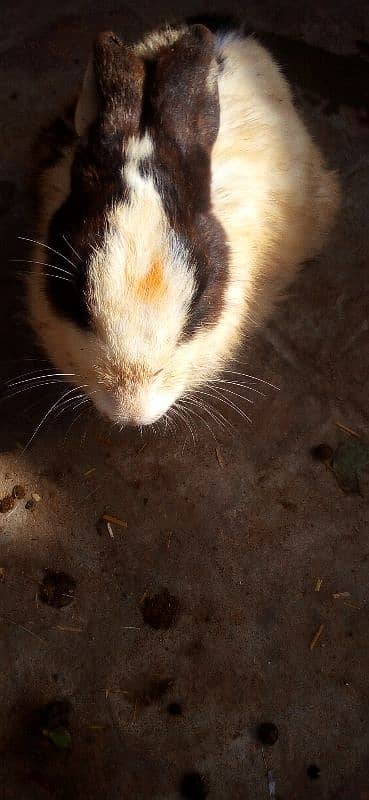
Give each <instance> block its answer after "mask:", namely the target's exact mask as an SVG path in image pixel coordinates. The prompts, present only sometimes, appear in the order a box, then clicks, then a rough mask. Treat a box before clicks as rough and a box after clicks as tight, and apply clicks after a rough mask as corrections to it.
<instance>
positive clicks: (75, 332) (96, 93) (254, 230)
mask: <svg viewBox="0 0 369 800" xmlns="http://www.w3.org/2000/svg"><path fill="white" fill-rule="evenodd" d="M75 131H76V135H75V137H74V140H73V143H72V144H70V145H69V146H67V147H66V148H65V149H64V152H63V155H62V158H61V159H60V160H59V161H58V163H56V164H54V165H53V166H51V167H49V168H48V169H46V170H45V171H44V173H43V175H42V179H41V197H42V201H41V210H40V234H39V239H40V242H39V243H37V244H36V245H35V248H34V253H33V261H34V263H33V265H32V269H31V271H30V273H29V276H28V305H29V312H30V319H31V324H32V326H33V329H34V331H35V332H36V335H37V337H38V339H39V340H40V342H41V344H42V346H43V348H44V349H45V351H46V353H47V355H48V357H49V358H50V360H51V362H52V363H53V365H54V366H55V369H56V372H55V374H56V375H60V376H62V377H65V379H66V380H68V382H70V383H71V384H72V386H73V389H67V391H66V392H65V393H64V394H63V398H64V397H71V396H72V397H73V396H76V397H78V396H81V397H84V396H86V397H87V398H90V399H91V401H92V403H93V404H94V406H95V407H96V409H97V410H98V411H99V412H100V414H101V415H103V416H104V417H106V418H108V419H109V420H110V421H111V422H112V423H114V424H117V425H119V426H120V428H122V427H123V426H125V425H130V426H131V425H132V426H145V425H152V424H154V423H155V422H156V421H158V420H159V419H163V420H168V419H170V418H171V414H172V413H173V414H174V415H175V414H180V409H181V408H182V409H183V408H184V406H183V405H182V404H183V403H190V404H191V403H192V404H193V409H194V413H196V411H195V408H196V404H197V403H198V398H199V397H200V396H201V393H203V394H206V391H205V388H206V387H211V386H212V385H214V386H217V380H218V379H219V376H220V374H221V372H222V371H223V370H224V369H225V368H226V367H227V365H228V366H229V364H230V362H231V360H232V359H233V358H234V357H235V355H236V354H237V351H238V349H239V348H240V346H241V344H242V342H243V341H244V340H245V339H246V340H247V342H248V345H249V346H251V345H250V337H251V334H252V333H253V331H254V330H255V329H256V327H257V326H260V325H261V324H262V323H263V322H264V321H265V320H266V319H267V317H268V315H269V314H270V312H271V310H272V309H273V306H274V305H275V303H276V302H277V301H278V299H279V298H280V297H281V296H282V295H283V293H284V292H285V290H286V288H287V286H288V285H289V284H290V282H291V280H292V279H293V278H294V276H295V275H296V273H297V270H298V268H299V266H300V265H301V264H302V262H304V261H306V260H308V259H311V258H312V257H313V256H315V255H316V254H317V253H318V252H319V251H320V249H321V248H322V247H323V245H324V243H325V240H326V238H327V234H328V232H329V231H330V229H331V227H332V224H333V222H334V219H335V215H336V211H337V208H338V206H339V185H338V180H337V177H336V175H335V173H334V172H333V171H330V170H329V169H328V168H327V167H326V165H325V162H324V160H323V158H322V156H321V154H320V152H319V150H318V148H317V146H316V145H315V144H314V143H313V141H312V139H311V136H310V135H309V133H308V131H307V129H306V127H305V125H304V123H303V122H302V120H301V119H300V117H299V114H298V112H297V110H296V108H295V107H294V103H293V98H292V94H291V90H290V88H289V86H288V84H287V82H286V80H285V78H284V77H283V75H282V73H281V70H280V68H279V67H278V65H277V64H276V63H275V62H274V60H273V58H272V56H271V55H270V54H269V52H268V51H267V50H266V49H265V48H264V47H263V46H262V45H261V44H259V43H258V41H257V40H256V38H255V37H253V36H246V35H244V34H243V32H242V31H241V30H239V29H234V30H225V29H224V30H223V29H220V30H218V31H211V30H210V29H209V28H208V27H206V26H205V25H202V24H187V23H183V24H180V25H174V26H170V25H168V26H166V27H164V28H162V29H160V30H157V31H154V32H151V33H149V34H148V35H146V36H145V37H144V38H143V40H142V41H140V42H138V43H136V44H133V45H131V46H126V45H125V44H124V43H122V41H121V40H120V39H119V38H118V36H117V35H115V34H114V33H111V32H106V33H102V34H100V35H99V36H98V38H97V40H96V42H95V44H94V48H93V54H92V56H91V59H90V62H89V64H88V66H87V70H86V73H85V77H84V80H83V85H82V89H81V92H80V95H79V98H78V101H77V104H76V110H75ZM66 388H67V387H66ZM218 388H219V385H218ZM78 391H79V392H81V394H80V395H78V394H73V392H74V393H76V392H78ZM196 398H197V399H196ZM63 402H66V401H65V400H64V401H63Z"/></svg>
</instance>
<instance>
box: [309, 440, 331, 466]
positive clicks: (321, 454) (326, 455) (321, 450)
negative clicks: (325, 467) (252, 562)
mask: <svg viewBox="0 0 369 800" xmlns="http://www.w3.org/2000/svg"><path fill="white" fill-rule="evenodd" d="M311 455H312V456H313V458H315V459H316V461H323V463H325V464H327V463H329V462H330V461H332V458H333V450H332V448H331V447H330V446H329V444H318V445H317V447H313V448H312V450H311Z"/></svg>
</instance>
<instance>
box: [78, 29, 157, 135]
mask: <svg viewBox="0 0 369 800" xmlns="http://www.w3.org/2000/svg"><path fill="white" fill-rule="evenodd" d="M143 78H144V67H143V64H142V62H141V61H140V59H139V58H137V56H135V55H134V53H133V52H132V51H131V50H129V48H128V47H126V46H125V45H124V44H123V43H122V42H121V41H120V39H119V38H118V37H117V36H116V35H115V34H114V33H110V32H108V33H102V34H100V35H99V36H98V38H97V39H96V41H95V45H94V52H93V57H92V58H91V60H90V62H89V64H88V67H87V70H86V73H85V77H84V81H83V85H82V91H81V95H80V98H79V100H78V103H77V107H76V113H75V127H76V131H77V133H78V134H79V136H83V135H84V134H85V133H87V131H88V128H89V127H90V125H91V124H92V123H93V122H95V120H96V119H97V118H98V117H99V118H100V122H101V124H102V126H103V127H108V128H110V129H111V130H114V129H115V130H119V129H120V128H124V129H125V131H126V132H127V134H129V133H131V132H134V130H131V129H132V128H133V129H136V128H137V127H138V123H139V118H140V113H141V104H142V86H143Z"/></svg>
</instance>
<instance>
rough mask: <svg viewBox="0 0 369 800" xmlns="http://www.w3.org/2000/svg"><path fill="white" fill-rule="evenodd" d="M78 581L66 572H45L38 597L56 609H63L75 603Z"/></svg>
mask: <svg viewBox="0 0 369 800" xmlns="http://www.w3.org/2000/svg"><path fill="white" fill-rule="evenodd" d="M75 589H76V581H75V580H74V579H73V578H71V577H70V575H67V574H66V573H65V572H53V571H52V570H48V569H46V570H45V575H44V579H43V581H42V583H41V584H40V588H39V591H38V596H39V598H40V600H42V602H43V603H46V604H47V605H49V606H54V608H63V607H64V606H69V605H70V604H71V603H73V600H74V594H75Z"/></svg>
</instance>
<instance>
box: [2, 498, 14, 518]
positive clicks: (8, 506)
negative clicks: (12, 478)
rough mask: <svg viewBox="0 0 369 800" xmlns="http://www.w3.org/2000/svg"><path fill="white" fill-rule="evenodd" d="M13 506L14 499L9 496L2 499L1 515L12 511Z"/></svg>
mask: <svg viewBox="0 0 369 800" xmlns="http://www.w3.org/2000/svg"><path fill="white" fill-rule="evenodd" d="M14 506H15V497H12V496H11V495H7V497H3V499H2V500H0V512H1V513H2V514H7V513H8V512H9V511H12V509H13V508H14Z"/></svg>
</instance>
